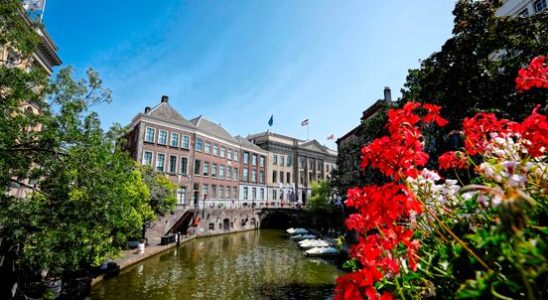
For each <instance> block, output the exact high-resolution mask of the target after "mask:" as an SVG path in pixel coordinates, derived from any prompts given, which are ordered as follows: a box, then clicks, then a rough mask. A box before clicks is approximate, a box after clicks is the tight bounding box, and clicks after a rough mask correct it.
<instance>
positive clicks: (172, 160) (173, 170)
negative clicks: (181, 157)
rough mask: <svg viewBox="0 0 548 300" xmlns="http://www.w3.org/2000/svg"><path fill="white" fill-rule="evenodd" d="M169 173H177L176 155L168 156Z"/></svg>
mask: <svg viewBox="0 0 548 300" xmlns="http://www.w3.org/2000/svg"><path fill="white" fill-rule="evenodd" d="M168 172H169V173H172V174H175V173H177V156H175V155H170V156H169V169H168Z"/></svg>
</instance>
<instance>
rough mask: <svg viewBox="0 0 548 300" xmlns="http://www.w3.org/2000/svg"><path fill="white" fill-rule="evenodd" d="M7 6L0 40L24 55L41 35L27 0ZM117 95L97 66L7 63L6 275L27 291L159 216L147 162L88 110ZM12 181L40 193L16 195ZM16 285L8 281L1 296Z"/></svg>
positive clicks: (0, 118)
mask: <svg viewBox="0 0 548 300" xmlns="http://www.w3.org/2000/svg"><path fill="white" fill-rule="evenodd" d="M1 4H2V5H0V13H1V15H0V32H2V36H1V38H0V41H1V43H2V45H3V46H4V47H10V48H13V49H16V50H17V51H18V52H19V54H21V60H22V61H25V60H26V59H28V58H29V56H30V54H31V53H33V50H34V49H35V48H33V47H35V46H36V43H35V42H34V41H35V40H36V39H37V36H36V33H35V32H34V31H33V30H32V28H31V27H30V26H31V25H32V24H31V25H29V24H27V23H22V22H23V21H21V20H22V17H21V13H23V12H22V10H21V6H20V1H15V0H2V2H1ZM25 26H26V27H25ZM4 33H6V34H4ZM110 101H111V97H110V91H109V90H107V89H104V88H102V82H101V80H100V78H99V76H98V74H97V73H96V72H94V71H93V70H88V71H87V73H86V76H85V78H81V79H75V78H74V75H73V71H72V69H71V68H66V69H63V70H61V71H59V72H58V75H57V76H56V77H55V78H54V79H52V80H48V78H47V76H46V74H44V73H43V72H40V71H39V70H36V69H31V70H30V71H29V72H27V71H26V70H23V69H22V68H13V67H9V66H6V65H5V64H0V111H1V113H0V234H1V236H0V237H1V239H0V256H2V257H0V258H1V259H2V262H3V263H4V264H3V265H2V266H0V269H1V270H0V271H3V272H5V271H6V270H4V268H5V267H6V266H9V265H11V263H8V262H11V261H13V262H14V266H15V268H14V269H10V270H7V271H8V272H13V273H8V275H10V277H9V278H11V279H15V280H16V281H17V282H18V287H19V289H18V291H20V292H22V293H24V292H25V289H26V288H27V284H28V283H29V282H30V281H36V280H39V279H40V277H41V276H40V274H41V273H42V274H44V273H46V274H48V275H53V276H65V277H66V276H68V277H70V274H72V273H74V272H81V271H83V270H89V269H90V268H93V267H95V266H97V265H98V264H100V263H101V262H103V261H105V260H106V259H107V258H110V257H114V256H116V255H117V254H119V253H120V250H121V249H122V248H124V247H125V246H126V240H127V238H128V237H130V236H135V235H138V234H139V232H140V230H141V228H142V226H143V224H144V223H145V221H146V220H150V219H152V218H153V217H154V210H153V208H152V207H151V204H150V202H149V201H150V192H149V189H148V187H147V185H146V184H145V182H144V180H143V178H142V174H141V172H140V170H139V167H138V166H137V165H136V163H135V162H134V161H133V160H132V159H131V157H130V156H129V155H128V154H127V153H126V152H125V151H122V150H121V149H120V148H119V147H118V144H117V140H116V139H115V137H116V130H115V131H112V132H105V131H104V130H103V129H101V124H100V121H99V118H98V115H97V114H96V113H94V112H91V111H90V108H91V106H93V105H95V104H97V103H104V102H107V103H108V102H110ZM29 104H32V105H33V106H34V107H36V108H38V109H39V113H32V112H29V111H28V110H27V109H26V107H27V106H28V105H29ZM29 178H30V179H32V181H31V182H32V183H30V182H28V180H27V179H29ZM14 184H15V185H19V186H24V187H27V188H28V189H29V190H31V191H32V192H31V193H29V194H28V196H26V197H23V198H16V197H13V196H11V195H10V194H9V193H8V192H9V191H10V189H11V188H12V187H13V185H14ZM4 274H6V273H4ZM12 283H13V282H8V281H5V282H2V286H1V289H0V297H1V298H7V297H10V296H11V294H10V293H9V292H7V291H6V290H11V289H12Z"/></svg>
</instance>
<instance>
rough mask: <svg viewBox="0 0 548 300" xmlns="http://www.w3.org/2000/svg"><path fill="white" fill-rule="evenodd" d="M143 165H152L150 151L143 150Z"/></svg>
mask: <svg viewBox="0 0 548 300" xmlns="http://www.w3.org/2000/svg"><path fill="white" fill-rule="evenodd" d="M143 165H146V166H150V167H152V152H150V151H145V152H144V153H143Z"/></svg>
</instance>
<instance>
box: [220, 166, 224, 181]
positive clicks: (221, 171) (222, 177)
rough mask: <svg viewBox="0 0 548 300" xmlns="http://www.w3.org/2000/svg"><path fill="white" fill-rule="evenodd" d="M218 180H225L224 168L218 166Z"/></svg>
mask: <svg viewBox="0 0 548 300" xmlns="http://www.w3.org/2000/svg"><path fill="white" fill-rule="evenodd" d="M219 178H220V179H224V178H225V166H223V165H219Z"/></svg>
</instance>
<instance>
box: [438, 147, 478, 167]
mask: <svg viewBox="0 0 548 300" xmlns="http://www.w3.org/2000/svg"><path fill="white" fill-rule="evenodd" d="M438 161H439V163H440V169H442V170H447V169H467V168H468V167H470V163H469V162H468V159H467V158H466V154H464V153H463V152H461V151H449V152H446V153H444V154H442V155H440V157H439V158H438Z"/></svg>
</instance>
